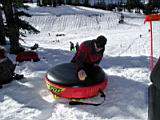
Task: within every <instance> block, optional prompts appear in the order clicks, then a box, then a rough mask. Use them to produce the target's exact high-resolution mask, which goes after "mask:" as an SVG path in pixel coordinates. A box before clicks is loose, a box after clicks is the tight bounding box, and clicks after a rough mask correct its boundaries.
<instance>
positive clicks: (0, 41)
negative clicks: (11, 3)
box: [0, 7, 6, 45]
mask: <svg viewBox="0 0 160 120" xmlns="http://www.w3.org/2000/svg"><path fill="white" fill-rule="evenodd" d="M0 45H6V40H5V28H4V23H3V17H2V10H1V7H0Z"/></svg>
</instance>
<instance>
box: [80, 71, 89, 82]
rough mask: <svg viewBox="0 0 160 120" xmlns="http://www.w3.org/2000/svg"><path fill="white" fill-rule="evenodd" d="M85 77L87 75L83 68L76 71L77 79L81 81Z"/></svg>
mask: <svg viewBox="0 0 160 120" xmlns="http://www.w3.org/2000/svg"><path fill="white" fill-rule="evenodd" d="M86 77H87V75H86V72H85V71H84V70H80V71H78V78H79V80H82V81H83V80H85V79H86Z"/></svg>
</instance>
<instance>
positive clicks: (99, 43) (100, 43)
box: [95, 35, 107, 48]
mask: <svg viewBox="0 0 160 120" xmlns="http://www.w3.org/2000/svg"><path fill="white" fill-rule="evenodd" d="M95 42H96V45H97V47H98V48H104V46H105V44H106V42H107V39H106V38H105V37H104V36H102V35H100V36H98V37H97V39H96V40H95Z"/></svg>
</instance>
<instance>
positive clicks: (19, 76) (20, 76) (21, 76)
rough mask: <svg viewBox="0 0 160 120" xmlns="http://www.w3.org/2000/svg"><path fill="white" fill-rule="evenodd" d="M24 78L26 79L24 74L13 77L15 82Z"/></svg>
mask: <svg viewBox="0 0 160 120" xmlns="http://www.w3.org/2000/svg"><path fill="white" fill-rule="evenodd" d="M22 78H24V75H22V74H14V75H13V79H14V80H20V79H22Z"/></svg>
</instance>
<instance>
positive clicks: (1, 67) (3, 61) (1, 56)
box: [0, 46, 24, 88]
mask: <svg viewBox="0 0 160 120" xmlns="http://www.w3.org/2000/svg"><path fill="white" fill-rule="evenodd" d="M15 67H16V65H15V64H13V62H12V61H11V60H10V59H9V58H8V57H7V56H6V52H5V49H4V47H2V46H0V88H2V85H3V84H7V83H10V82H11V81H13V80H19V79H22V78H23V77H24V76H23V75H21V74H16V73H15V72H14V71H15Z"/></svg>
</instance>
